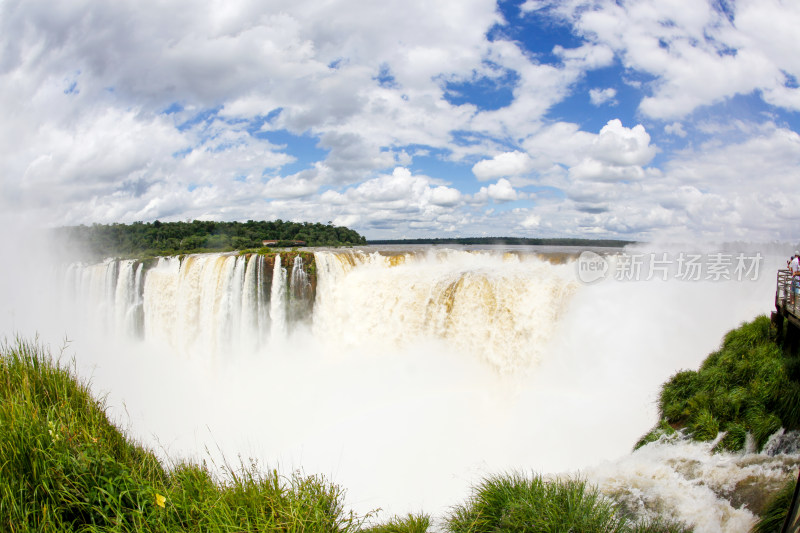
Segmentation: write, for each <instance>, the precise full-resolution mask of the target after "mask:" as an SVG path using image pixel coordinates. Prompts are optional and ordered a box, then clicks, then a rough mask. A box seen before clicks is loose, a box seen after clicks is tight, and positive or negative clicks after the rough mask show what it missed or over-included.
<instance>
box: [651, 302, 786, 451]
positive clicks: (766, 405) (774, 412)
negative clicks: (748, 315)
mask: <svg viewBox="0 0 800 533" xmlns="http://www.w3.org/2000/svg"><path fill="white" fill-rule="evenodd" d="M773 337H774V335H773V332H772V331H771V326H770V321H769V319H768V318H767V317H766V316H759V317H757V318H756V319H755V320H754V321H752V322H750V323H745V324H742V326H740V327H739V328H737V329H734V330H732V331H730V332H728V333H727V334H726V335H725V338H724V340H723V342H722V346H721V347H720V349H719V350H717V351H716V352H714V353H712V354H710V355H709V356H708V357H707V358H706V360H705V361H703V363H702V365H701V366H700V368H699V369H698V370H697V371H694V370H683V371H681V372H678V373H677V374H675V375H674V376H672V378H670V380H669V381H668V382H667V383H665V384H664V385H663V387H662V389H661V396H660V400H659V412H660V420H661V422H660V423H659V425H658V426H657V427H656V428H654V429H653V430H652V431H651V432H650V433H648V434H647V435H645V436H644V437H643V438H642V439H640V441H639V442H638V443H637V445H636V447H637V448H638V447H639V446H642V445H644V444H646V443H648V442H652V441H653V440H656V439H658V438H660V437H661V436H663V435H664V434H665V433H668V432H667V431H666V430H665V428H666V427H669V428H672V429H682V430H684V431H685V433H686V434H688V435H689V436H690V437H691V438H692V439H694V440H698V441H710V440H713V439H715V438H717V436H718V435H719V433H720V432H725V436H724V437H723V438H722V440H721V441H720V442H719V443H718V444H717V447H716V449H717V450H727V451H738V450H741V449H743V448H744V446H745V439H746V436H747V434H748V433H749V434H750V435H752V436H753V438H754V440H755V443H756V445H757V447H758V449H759V450H760V449H761V448H763V446H764V444H766V442H767V439H769V437H770V435H772V434H773V433H775V432H776V431H777V430H778V429H780V428H781V427H783V428H785V429H787V430H792V429H800V383H798V378H800V376H799V375H798V374H800V372H799V371H798V370H799V368H798V367H799V366H800V365H798V363H797V357H790V356H787V355H786V354H784V352H783V350H782V349H781V347H780V346H779V345H778V344H777V343H776V342H775V340H774V338H773Z"/></svg>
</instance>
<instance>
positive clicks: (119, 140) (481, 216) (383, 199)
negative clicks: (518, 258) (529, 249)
mask: <svg viewBox="0 0 800 533" xmlns="http://www.w3.org/2000/svg"><path fill="white" fill-rule="evenodd" d="M726 5H727V4H726ZM718 6H719V5H718V3H713V2H694V1H691V0H676V1H674V2H652V1H650V0H630V1H626V2H622V3H620V2H612V1H605V0H601V1H596V2H595V1H593V2H588V1H586V0H564V1H559V2H555V1H552V0H526V2H524V3H523V4H522V5H521V6H519V10H520V14H521V16H522V17H523V19H524V20H525V21H526V22H530V23H538V22H534V21H540V20H541V21H545V23H547V18H548V17H554V18H557V19H559V20H556V21H555V23H557V24H561V25H562V26H561V27H562V28H563V29H564V32H565V33H566V32H570V33H572V35H571V37H570V39H569V43H568V44H567V43H565V42H560V43H553V46H552V48H551V49H548V50H544V49H539V50H533V49H529V48H526V44H525V43H523V42H521V41H519V40H515V39H513V38H511V37H509V38H505V37H504V35H506V34H507V35H510V36H511V35H514V32H515V31H517V30H519V29H520V28H519V27H510V25H511V24H515V23H516V22H515V20H514V17H509V20H508V21H507V20H504V19H503V16H502V12H503V10H501V9H499V8H498V4H497V2H496V1H495V0H443V1H441V2H436V3H434V4H431V3H430V2H424V1H423V0H404V1H400V0H388V1H386V2H381V3H380V4H375V5H372V4H364V3H360V4H358V5H357V6H356V5H355V4H351V3H348V2H343V3H342V2H339V3H335V4H326V3H320V2H312V1H306V0H300V1H289V0H276V1H275V2H272V3H271V4H270V6H269V8H265V6H264V4H263V3H261V2H257V1H255V0H231V1H229V2H225V3H220V4H213V5H209V6H207V9H203V10H198V9H194V6H193V5H192V4H191V3H190V2H188V1H187V0H176V1H175V2H170V3H168V4H164V3H163V2H155V1H154V0H141V1H140V2H129V1H121V2H110V3H108V2H107V3H91V2H89V3H86V2H71V3H65V4H63V5H62V4H59V5H58V6H57V7H54V4H52V2H45V1H44V0H26V1H25V2H22V1H19V0H12V1H9V2H5V3H2V4H0V50H2V53H0V104H2V107H3V109H4V110H5V114H4V117H3V121H2V123H0V146H2V148H1V149H0V150H2V153H0V155H2V157H0V184H2V190H3V194H2V195H1V196H0V209H2V210H4V211H12V210H26V211H27V212H28V213H29V214H31V213H32V214H33V215H34V216H35V217H36V218H37V219H39V220H41V221H42V222H43V223H47V224H72V223H91V222H131V221H134V220H154V219H156V218H160V219H162V220H184V219H186V218H193V217H201V218H214V219H220V220H221V219H228V220H231V219H239V220H242V219H244V220H246V219H248V218H269V217H272V218H283V219H298V220H310V221H323V222H325V221H328V220H334V221H339V223H346V224H348V225H350V224H354V225H358V227H357V229H359V230H360V231H364V232H366V233H367V234H368V235H370V236H378V235H380V234H382V233H383V234H385V233H392V234H393V236H400V235H398V234H397V233H398V232H406V234H407V235H408V236H414V233H415V232H417V233H426V232H429V233H432V234H436V233H437V232H441V231H446V230H454V229H456V228H457V229H456V231H465V232H470V233H472V234H481V233H482V232H484V231H487V229H486V228H500V229H501V230H506V229H508V230H509V231H518V232H524V231H525V230H526V229H529V228H532V227H536V228H537V231H542V232H552V233H553V234H570V235H576V234H578V235H579V234H591V235H635V236H647V235H651V234H653V232H657V231H662V230H664V228H667V227H670V226H676V225H677V226H681V227H685V228H691V229H692V231H697V232H706V233H713V232H717V233H722V232H724V231H728V230H729V229H730V228H733V227H734V226H736V227H738V228H739V229H738V230H737V231H738V232H739V233H737V235H738V234H740V233H743V232H747V231H752V232H753V233H758V232H760V234H761V235H772V233H773V232H777V233H780V232H785V231H786V230H785V229H782V228H784V227H786V226H780V225H778V224H777V220H776V219H773V217H772V216H771V215H768V216H759V215H758V212H759V210H764V212H768V213H777V214H780V216H781V217H785V218H787V219H789V220H796V215H794V210H793V208H792V205H797V202H796V200H797V199H796V198H794V196H793V195H792V194H791V191H789V192H788V193H787V192H786V191H785V190H783V189H785V187H783V184H785V183H786V180H791V179H793V177H794V176H795V174H796V170H795V169H796V168H798V167H800V165H798V163H799V162H800V161H798V158H797V134H796V132H794V131H792V130H791V129H789V128H787V127H783V126H780V125H776V124H782V123H791V121H790V120H788V119H785V117H786V115H782V113H783V112H784V111H785V110H794V111H796V110H800V89H798V88H797V86H796V85H797V84H796V80H797V79H800V56H798V55H797V54H796V53H794V50H795V48H796V47H795V45H794V42H795V40H796V37H795V33H796V28H797V27H798V26H800V7H798V6H800V5H799V4H796V3H791V2H758V1H756V0H741V1H738V2H736V3H735V4H730V6H729V7H730V10H731V12H723V11H722V10H720V9H719V7H718ZM732 21H735V24H734V23H733V22H732ZM599 69H614V70H604V71H603V72H604V73H607V72H616V73H618V74H619V77H618V78H617V79H618V82H615V87H609V86H607V84H603V85H600V86H597V85H596V84H593V80H595V79H598V78H596V77H594V76H591V75H590V73H591V72H593V71H597V70H599ZM499 74H502V76H501V77H498V75H499ZM503 76H508V77H509V79H513V83H506V82H503V83H506V85H505V86H503V87H502V89H503V91H506V92H507V93H508V95H507V96H508V101H507V102H506V101H504V102H503V103H502V106H499V107H493V106H489V105H481V104H482V102H481V97H480V95H479V94H478V96H475V95H472V96H470V94H471V93H470V92H469V91H465V94H466V95H467V96H466V97H465V98H466V100H467V101H465V102H464V103H461V104H456V103H454V99H453V98H452V94H450V93H449V91H448V86H452V84H453V83H459V84H464V85H466V86H473V85H474V86H475V87H477V86H478V85H480V83H484V82H485V83H487V84H489V85H491V84H492V83H501V81H502V80H501V78H502V77H503ZM600 79H606V80H608V79H611V78H609V77H601V78H600ZM617 83H624V84H626V86H625V90H624V91H623V90H621V89H620V87H621V85H617ZM475 87H473V88H475ZM587 91H588V94H589V100H590V101H589V102H588V103H591V104H593V106H589V105H586V104H587V102H586V101H585V94H586V92H587ZM479 92H480V91H477V93H479ZM477 93H476V94H477ZM581 94H583V95H584V98H576V99H575V100H569V101H570V102H579V105H581V106H583V108H582V109H579V108H576V109H575V110H574V111H575V113H583V112H586V113H590V114H591V116H590V117H587V119H589V120H586V121H584V120H581V121H580V123H578V122H579V121H578V120H576V121H575V122H570V121H568V119H564V118H563V115H561V114H560V111H559V110H560V109H561V108H560V107H559V104H563V103H564V102H565V101H568V100H567V99H568V98H570V97H573V96H578V97H580V95H581ZM631 94H633V95H634V97H636V98H639V99H640V100H637V101H640V104H639V106H638V109H637V110H636V115H633V111H630V107H631V106H630V105H619V104H628V103H629V102H627V101H624V100H623V98H627V97H628V95H631ZM736 95H746V98H748V99H749V100H748V102H747V106H748V108H750V107H752V109H753V110H755V111H752V110H751V109H747V110H745V111H747V113H743V114H742V116H741V117H740V116H738V115H737V114H736V111H737V105H739V104H740V103H741V102H740V101H739V100H736V99H734V97H735V96H736ZM764 103H766V104H769V105H771V106H776V107H767V106H766V105H764ZM715 105H719V106H727V107H721V109H722V110H723V112H724V120H719V119H718V117H719V115H716V116H715V115H714V109H716V108H714V107H713V106H715ZM629 111H630V114H629ZM760 111H763V112H768V113H769V115H767V114H765V113H761V114H759V112H760ZM611 112H613V113H614V114H613V115H611V114H610V113H611ZM721 113H722V112H720V114H721ZM631 116H637V117H639V118H640V119H641V121H642V123H641V125H635V126H631V127H625V126H623V120H624V122H625V123H628V121H630V120H632V119H631ZM616 117H621V119H620V118H616ZM698 117H702V118H698ZM598 121H599V123H600V124H603V123H606V125H605V126H604V127H603V128H602V129H600V131H596V130H593V131H589V130H587V126H585V124H597V123H598ZM759 121H760V122H759ZM770 121H774V123H773V122H770ZM687 132H691V134H692V137H691V139H687V137H689V136H688V135H687ZM682 139H686V141H682ZM689 141H690V142H689ZM676 146H682V147H683V148H682V151H672V152H669V151H665V152H661V153H660V157H659V158H656V154H657V153H658V152H659V150H670V149H672V150H675V149H676V148H673V147H676ZM455 163H457V164H458V165H459V166H458V167H456V166H453V164H455ZM470 167H471V168H472V176H469V173H468V172H466V173H465V172H464V169H468V168H470ZM440 171H441V172H442V173H441V174H438V172H440ZM463 174H466V175H465V176H463V177H461V175H463ZM437 176H447V179H448V181H445V180H444V179H437ZM475 179H477V180H478V181H480V182H487V183H485V184H484V185H485V186H483V187H481V188H480V189H479V190H478V191H477V192H475V188H476V185H475V183H474V181H475ZM795 181H797V180H795ZM532 198H535V201H536V204H535V209H533V207H532V204H531V199H532ZM512 201H514V202H517V203H516V204H515V205H514V207H515V208H518V209H519V210H516V209H512V210H508V209H496V210H494V211H492V210H487V209H486V205H485V204H486V203H496V204H499V203H503V202H512ZM720 228H725V229H724V230H723V229H720ZM748 228H749V229H748ZM491 231H494V230H491ZM731 231H732V230H731Z"/></svg>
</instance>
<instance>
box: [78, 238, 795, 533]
mask: <svg viewBox="0 0 800 533" xmlns="http://www.w3.org/2000/svg"><path fill="white" fill-rule="evenodd" d="M772 261H773V263H774V264H769V265H766V264H765V265H764V267H763V270H762V272H763V274H762V276H761V277H760V278H759V279H758V280H757V281H743V282H727V283H724V282H719V283H713V282H679V281H672V280H671V281H666V282H662V281H659V280H653V281H641V282H627V283H625V282H615V281H613V280H609V281H605V282H601V283H597V284H593V285H585V284H582V283H580V282H579V281H578V278H577V276H576V268H575V265H574V264H566V265H551V264H550V263H548V262H545V261H542V260H540V259H538V258H537V257H535V256H534V255H532V254H529V253H515V254H509V253H490V252H481V253H475V252H465V251H443V250H438V251H436V252H431V253H423V252H418V253H414V254H401V255H381V254H377V253H372V254H370V253H333V252H319V253H317V255H316V268H317V275H318V280H317V287H316V301H315V303H314V310H313V315H312V318H311V320H310V322H309V321H308V320H306V319H305V317H304V316H303V314H302V313H297V312H295V311H291V309H297V308H296V307H292V298H296V296H297V295H298V294H303V291H305V290H307V289H306V288H305V287H306V285H305V283H306V282H307V280H303V276H302V275H301V274H300V273H299V271H297V269H295V265H286V266H283V265H281V264H280V260H279V259H278V260H276V265H275V267H276V268H274V270H273V271H272V272H269V273H267V271H266V270H265V269H264V265H263V258H259V257H257V256H252V257H251V258H250V259H249V260H248V261H247V263H245V259H244V258H243V257H237V256H234V255H202V256H190V257H188V258H186V259H185V260H184V261H183V262H182V263H181V262H179V261H178V260H177V259H162V260H160V262H159V264H158V265H157V266H156V267H155V268H152V269H150V270H148V271H147V273H146V275H145V276H144V281H143V282H140V283H139V284H138V285H137V283H136V281H134V283H131V282H130V279H131V274H130V271H133V272H134V273H133V279H134V280H136V272H135V271H134V269H138V268H139V267H138V266H136V265H134V264H133V263H125V262H119V263H111V262H107V263H105V264H103V265H94V266H87V267H79V268H72V269H71V270H70V274H69V275H68V278H69V280H71V281H70V282H69V283H67V284H66V285H67V289H68V290H67V294H66V296H65V298H64V299H65V301H66V302H68V303H69V305H68V308H69V309H72V310H74V312H73V313H72V314H73V316H74V317H75V318H77V317H81V318H80V320H79V322H78V323H77V324H76V325H65V326H64V327H65V329H67V330H69V331H70V336H71V338H76V336H77V338H78V339H79V341H80V342H76V344H75V346H74V349H75V353H76V354H77V357H78V363H79V366H80V367H81V368H82V369H83V370H84V371H85V372H86V373H87V374H89V373H90V372H91V374H92V375H93V383H94V386H95V387H96V388H97V390H99V391H102V392H108V393H109V398H108V400H109V404H110V406H111V408H112V412H113V414H114V416H115V417H117V419H118V420H120V421H121V422H122V423H123V425H127V426H129V429H130V431H131V432H132V433H133V434H134V435H136V436H137V437H139V438H142V439H144V440H145V441H146V442H149V443H151V444H153V445H154V446H155V447H157V448H158V449H159V450H161V451H162V452H164V453H165V454H166V455H167V456H170V457H197V458H201V459H202V458H204V457H206V455H205V454H206V451H205V449H208V450H209V452H210V453H211V454H212V455H213V456H215V457H217V456H218V455H217V451H218V450H219V451H221V452H222V453H224V455H225V456H226V457H227V458H228V459H229V460H231V461H232V462H235V460H236V459H235V458H236V455H237V454H241V455H242V456H243V457H245V458H246V457H255V458H258V459H259V460H261V461H262V463H264V467H267V466H269V467H272V466H278V467H279V468H281V469H282V470H283V471H286V472H288V471H289V470H291V469H294V468H302V469H303V470H304V471H305V472H307V473H322V474H324V475H326V476H327V477H328V478H329V479H331V480H333V481H335V482H337V483H339V484H341V485H342V486H343V487H344V488H346V489H347V491H348V503H349V504H350V505H352V506H353V507H354V508H356V509H357V510H358V511H359V512H365V511H367V510H371V509H375V508H378V507H381V508H383V509H384V510H385V511H386V512H387V513H395V512H396V513H403V512H406V511H420V510H423V511H426V512H429V513H433V514H441V513H443V512H445V511H446V508H447V507H448V506H450V505H453V504H456V503H459V502H462V501H463V500H464V499H465V498H466V496H467V495H468V490H469V486H470V484H471V483H474V482H476V481H477V480H479V479H480V477H482V476H483V475H486V474H490V473H496V472H498V471H504V470H510V469H518V470H524V471H535V472H541V473H546V474H547V473H559V472H572V471H575V470H581V471H583V472H584V473H585V474H586V475H588V476H589V478H590V479H591V480H593V481H596V482H598V483H600V484H601V486H603V487H606V488H608V490H617V488H618V487H619V486H620V485H626V486H635V487H636V490H638V491H640V495H641V497H642V501H645V500H647V499H648V498H651V499H653V501H656V500H658V501H662V503H663V502H667V503H666V504H664V505H662V507H663V508H664V509H666V510H667V511H668V512H669V513H672V514H673V515H674V516H675V517H678V518H681V519H684V520H687V521H689V522H691V523H694V524H695V525H696V526H697V527H698V529H697V530H698V531H716V530H727V531H745V530H746V529H747V527H749V524H751V523H752V516H751V515H750V514H749V513H748V512H747V511H746V510H737V509H734V508H732V507H731V506H730V505H729V504H727V503H726V501H725V500H721V499H719V498H718V497H717V496H716V495H715V494H714V493H713V492H710V493H704V498H706V499H705V500H702V499H698V498H699V497H690V498H679V497H677V496H678V495H679V494H684V493H685V494H689V493H691V491H689V490H688V489H687V488H686V487H687V486H693V487H695V488H697V490H701V489H702V483H705V481H698V480H697V479H701V480H703V479H704V478H702V476H701V477H700V478H696V479H692V480H688V481H687V480H685V479H684V480H681V479H680V476H676V475H670V474H669V473H668V472H667V473H663V472H665V471H664V470H663V467H664V463H665V462H666V461H668V460H673V462H674V458H672V459H667V458H665V456H664V455H663V454H662V455H659V453H656V452H654V451H653V450H654V449H656V448H658V446H648V447H647V448H645V449H643V450H641V451H639V452H637V453H635V454H632V455H631V454H629V453H628V451H629V450H630V448H631V447H632V445H633V443H635V442H636V440H637V439H638V437H639V436H641V435H642V434H643V433H645V432H646V431H647V430H648V429H649V428H650V427H651V426H652V425H653V423H654V422H655V418H656V409H655V405H654V402H655V400H656V397H657V392H658V388H659V386H660V384H661V383H662V382H663V381H665V380H666V379H667V378H668V377H669V376H670V375H671V374H673V373H674V372H675V371H677V370H678V369H681V368H694V367H696V366H697V365H698V364H699V363H700V361H702V359H703V358H704V357H705V356H706V355H707V354H708V353H709V352H710V351H712V350H713V349H715V348H716V347H717V346H718V344H719V342H720V340H721V337H722V335H723V334H724V332H725V331H727V330H729V329H731V328H733V327H735V326H737V325H738V324H739V323H740V322H742V321H744V320H750V319H752V318H753V317H754V316H755V315H757V314H761V313H768V312H769V310H770V309H771V302H772V298H773V295H774V292H773V291H774V286H773V283H774V282H773V279H772V276H773V272H774V269H775V268H776V267H777V266H781V265H780V259H778V258H776V259H773V260H772ZM115 269H116V270H115ZM287 269H291V270H290V272H291V275H287V272H288V270H287ZM265 275H270V276H271V278H269V282H270V283H269V290H268V291H265V287H267V279H265ZM115 280H116V281H115ZM267 295H269V298H268V297H267ZM71 302H77V303H75V304H74V305H73V304H72V303H71ZM137 306H138V308H140V309H141V310H142V311H141V317H142V320H143V324H144V326H143V331H144V339H143V340H134V339H132V338H131V337H130V335H129V334H130V332H131V331H137V330H136V328H135V327H133V328H131V327H129V324H130V320H129V319H128V317H130V316H136V311H135V310H136V309H137ZM111 309H113V310H114V311H113V312H112V311H111ZM123 310H124V312H123ZM109 317H113V320H111V319H110V318H109ZM80 323H84V324H88V325H90V326H91V328H90V329H91V330H92V331H90V332H87V333H81V334H78V332H79V331H80V329H79V327H78V324H80ZM65 324H66V323H65ZM103 332H108V333H111V335H110V336H105V335H102V334H101V333H103ZM669 450H670V451H669V452H664V453H671V454H684V455H685V456H686V460H687V461H695V460H697V461H701V462H703V461H705V462H708V461H711V462H713V461H716V460H718V459H719V457H720V456H715V457H716V459H715V458H714V457H711V456H709V455H708V454H707V453H705V452H704V451H703V450H699V449H697V448H696V447H695V448H692V446H691V445H686V446H684V445H681V446H674V447H672V448H670V449H669ZM704 457H707V458H708V459H704ZM765 468H766V469H765V470H764V472H766V473H765V474H764V475H767V474H768V471H769V468H767V467H765ZM741 471H742V468H740V467H738V466H735V467H732V468H731V469H729V470H725V472H728V473H723V474H721V475H722V476H723V477H725V476H727V478H729V479H730V480H732V479H734V478H736V476H739V475H741ZM770 475H771V474H770ZM647 480H650V481H647ZM670 494H672V495H674V496H670ZM659 498H660V500H659ZM698 501H705V502H710V503H708V504H703V505H700V506H699V507H700V509H699V510H698V505H697V502H698ZM712 504H713V505H712ZM709 505H712V507H713V508H715V509H720V511H719V512H718V513H716V511H715V513H716V514H714V516H716V518H712V519H710V520H711V522H704V520H708V519H706V518H703V516H704V515H703V509H708V508H709ZM712 514H713V513H712ZM715 528H717V529H715Z"/></svg>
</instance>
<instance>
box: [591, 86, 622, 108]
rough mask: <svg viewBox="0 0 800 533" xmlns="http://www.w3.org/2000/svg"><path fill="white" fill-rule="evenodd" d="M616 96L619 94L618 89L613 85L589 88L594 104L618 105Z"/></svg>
mask: <svg viewBox="0 0 800 533" xmlns="http://www.w3.org/2000/svg"><path fill="white" fill-rule="evenodd" d="M615 96H617V90H616V89H614V88H613V87H608V88H607V89H589V100H590V101H591V102H592V105H596V106H601V105H603V104H610V105H616V103H617V101H616V100H614V97H615Z"/></svg>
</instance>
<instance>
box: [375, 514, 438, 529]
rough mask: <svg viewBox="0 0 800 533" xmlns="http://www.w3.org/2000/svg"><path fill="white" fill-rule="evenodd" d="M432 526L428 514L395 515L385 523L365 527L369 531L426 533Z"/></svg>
mask: <svg viewBox="0 0 800 533" xmlns="http://www.w3.org/2000/svg"><path fill="white" fill-rule="evenodd" d="M430 527H431V517H430V516H428V515H426V514H418V515H414V514H408V515H406V516H404V517H398V516H395V517H393V518H391V519H390V520H389V521H388V522H386V523H384V524H378V525H374V526H372V527H369V528H366V529H363V530H362V531H365V532H368V533H426V532H427V531H428V528H430Z"/></svg>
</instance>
